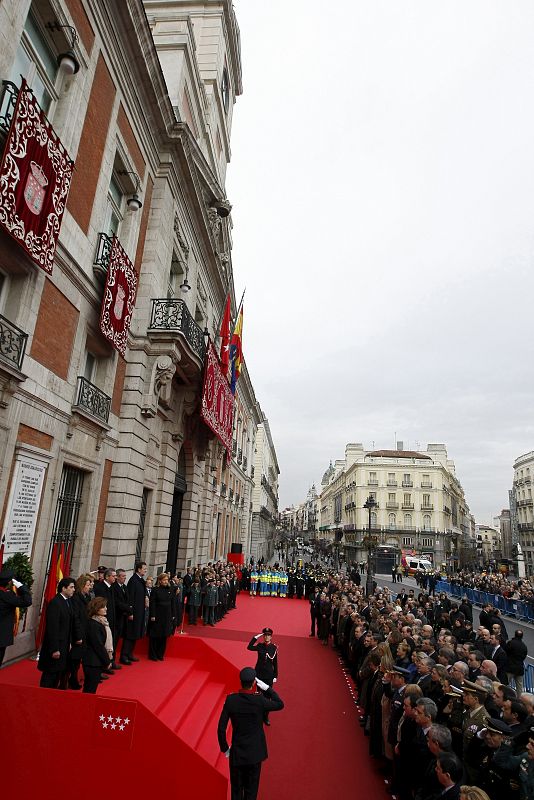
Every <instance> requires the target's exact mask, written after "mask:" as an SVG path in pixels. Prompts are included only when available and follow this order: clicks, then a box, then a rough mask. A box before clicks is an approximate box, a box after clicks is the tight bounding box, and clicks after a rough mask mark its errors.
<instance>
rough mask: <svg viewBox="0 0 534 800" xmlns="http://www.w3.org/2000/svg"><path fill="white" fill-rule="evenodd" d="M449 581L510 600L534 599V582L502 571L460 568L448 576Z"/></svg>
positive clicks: (527, 600)
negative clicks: (513, 576)
mask: <svg viewBox="0 0 534 800" xmlns="http://www.w3.org/2000/svg"><path fill="white" fill-rule="evenodd" d="M447 581H448V582H449V583H451V584H452V585H453V586H459V587H461V588H462V589H476V590H477V591H479V592H487V593H488V594H497V595H501V596H502V597H505V598H506V599H508V600H522V601H526V602H529V601H534V584H533V583H532V581H530V580H528V579H527V578H518V579H512V578H509V577H508V576H507V575H504V574H503V573H501V572H474V571H472V570H467V569H464V570H460V571H459V572H455V573H454V574H453V575H450V576H447Z"/></svg>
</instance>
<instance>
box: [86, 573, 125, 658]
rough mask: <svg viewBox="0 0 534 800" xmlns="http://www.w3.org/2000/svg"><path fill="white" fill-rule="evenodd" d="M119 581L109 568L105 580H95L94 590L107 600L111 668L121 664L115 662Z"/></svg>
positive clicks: (98, 595)
mask: <svg viewBox="0 0 534 800" xmlns="http://www.w3.org/2000/svg"><path fill="white" fill-rule="evenodd" d="M116 582H117V573H116V571H115V570H114V569H111V567H110V568H108V569H106V571H105V573H104V580H103V581H95V585H94V587H93V591H94V593H95V597H103V598H104V599H105V600H106V601H107V618H108V622H109V627H110V628H111V635H112V637H113V661H112V662H111V665H110V668H111V669H120V667H119V665H118V664H116V663H115V648H116V647H117V641H118V638H117V609H116V605H115V590H114V586H115V584H116Z"/></svg>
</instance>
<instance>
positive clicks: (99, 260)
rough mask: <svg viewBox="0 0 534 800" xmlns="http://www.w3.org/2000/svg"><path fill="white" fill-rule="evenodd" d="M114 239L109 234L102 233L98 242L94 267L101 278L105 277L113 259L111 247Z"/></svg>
mask: <svg viewBox="0 0 534 800" xmlns="http://www.w3.org/2000/svg"><path fill="white" fill-rule="evenodd" d="M112 245H113V239H112V237H111V236H108V234H107V233H102V232H100V233H99V234H98V239H97V242H96V254H95V260H94V261H93V266H94V267H96V269H95V272H96V273H98V274H99V275H100V276H101V277H103V276H105V275H106V274H107V271H108V267H109V259H110V257H111V247H112Z"/></svg>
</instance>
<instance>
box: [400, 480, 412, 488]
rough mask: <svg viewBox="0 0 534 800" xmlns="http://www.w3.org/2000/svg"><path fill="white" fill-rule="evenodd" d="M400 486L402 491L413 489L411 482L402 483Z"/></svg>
mask: <svg viewBox="0 0 534 800" xmlns="http://www.w3.org/2000/svg"><path fill="white" fill-rule="evenodd" d="M402 486H403V488H404V489H412V488H413V481H403V482H402Z"/></svg>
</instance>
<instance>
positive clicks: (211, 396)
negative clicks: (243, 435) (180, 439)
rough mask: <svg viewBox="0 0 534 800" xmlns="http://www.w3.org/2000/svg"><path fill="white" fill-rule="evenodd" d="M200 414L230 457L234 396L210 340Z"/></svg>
mask: <svg viewBox="0 0 534 800" xmlns="http://www.w3.org/2000/svg"><path fill="white" fill-rule="evenodd" d="M200 416H201V417H202V419H203V420H204V422H205V423H206V425H207V426H208V427H209V428H211V430H212V431H213V433H214V434H215V436H216V437H217V438H218V439H219V441H220V442H222V444H223V445H224V446H225V447H226V451H227V453H228V457H229V458H230V457H231V453H232V423H233V419H234V396H233V394H232V392H231V391H230V386H229V384H228V379H227V378H226V377H225V375H224V374H223V371H222V369H221V364H220V362H219V358H218V356H217V352H216V350H215V348H214V346H213V345H212V343H211V342H210V343H209V345H208V351H207V353H206V365H205V373H204V391H203V393H202V406H201V410H200Z"/></svg>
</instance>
